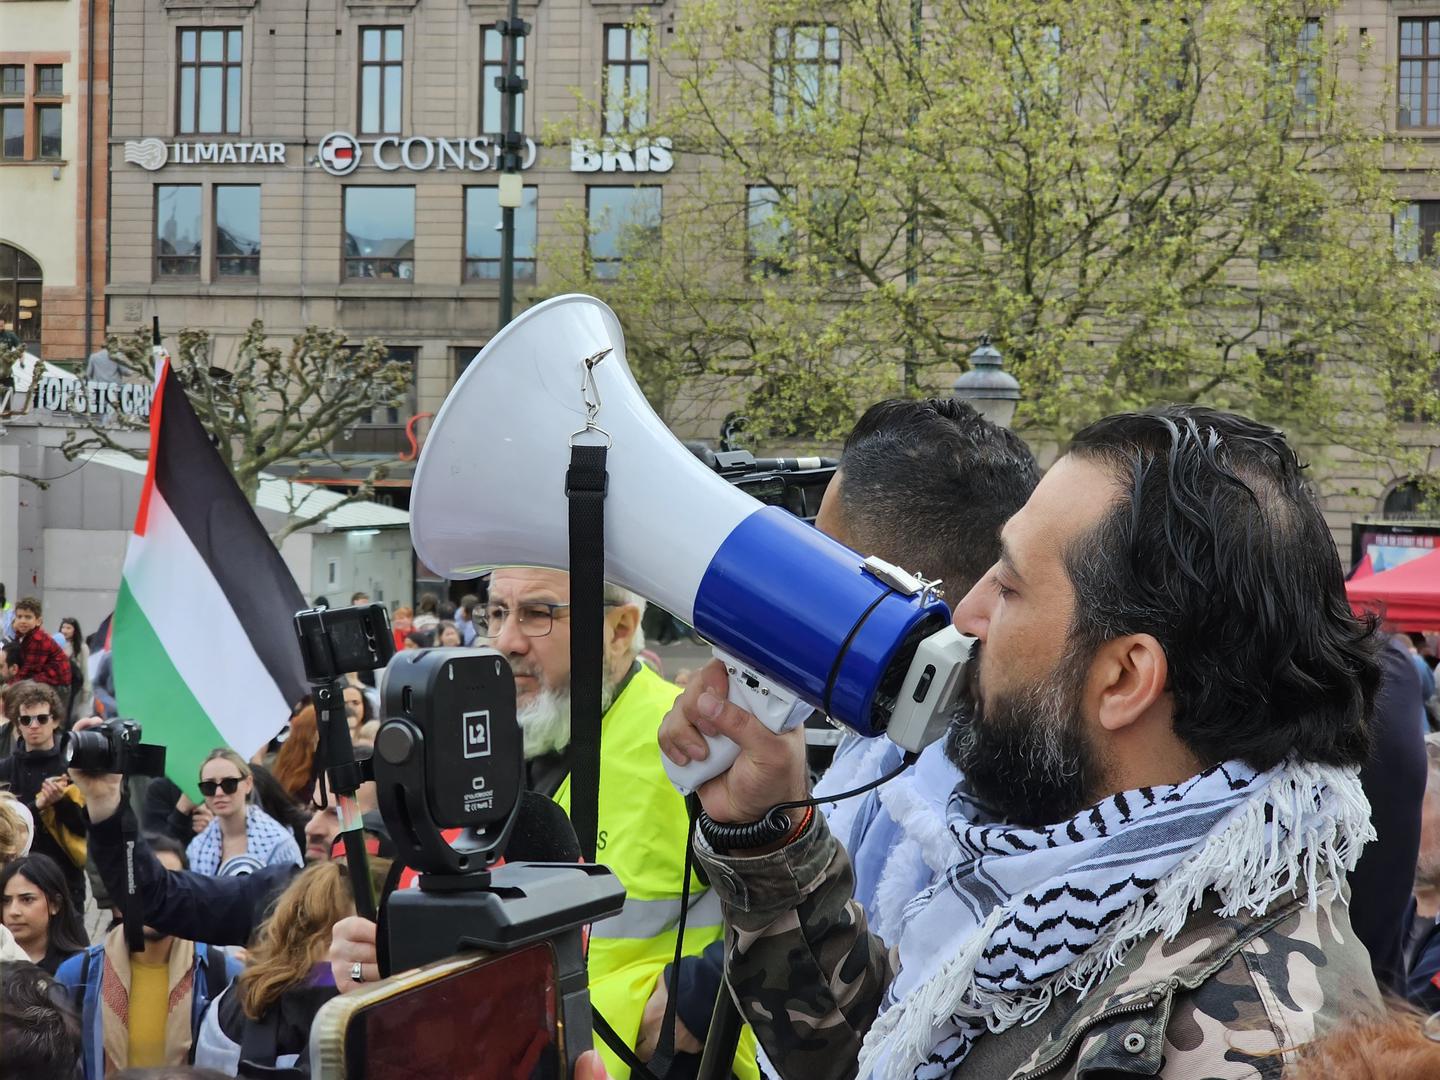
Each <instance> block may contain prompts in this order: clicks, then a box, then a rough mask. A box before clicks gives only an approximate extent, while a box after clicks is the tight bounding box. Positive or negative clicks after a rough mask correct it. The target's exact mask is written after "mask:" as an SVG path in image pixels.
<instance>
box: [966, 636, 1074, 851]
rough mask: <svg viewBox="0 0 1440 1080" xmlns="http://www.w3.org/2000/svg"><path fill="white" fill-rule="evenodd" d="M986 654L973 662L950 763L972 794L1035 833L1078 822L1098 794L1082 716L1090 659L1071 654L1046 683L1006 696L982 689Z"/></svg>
mask: <svg viewBox="0 0 1440 1080" xmlns="http://www.w3.org/2000/svg"><path fill="white" fill-rule="evenodd" d="M982 650H983V647H982V646H978V645H977V646H976V653H975V655H974V656H972V657H971V659H970V672H969V677H968V683H967V687H966V692H965V694H964V695H963V696H962V699H961V702H960V704H959V706H958V707H957V710H956V715H955V717H954V719H953V720H952V721H951V723H950V728H949V730H948V731H947V733H946V736H945V754H946V756H947V757H948V758H949V759H950V760H951V761H952V762H953V763H954V764H955V766H956V767H957V768H959V769H960V770H961V771H962V772H964V773H965V777H966V779H967V780H968V781H969V787H970V790H971V791H972V792H973V793H974V795H975V796H976V797H977V798H979V799H980V800H981V801H982V802H984V803H985V804H986V805H987V806H988V807H990V808H991V809H992V810H993V811H994V812H995V813H997V814H998V815H1000V816H1001V817H1003V818H1004V819H1006V820H1007V821H1010V822H1013V823H1014V824H1017V825H1029V826H1037V825H1049V824H1053V823H1055V822H1057V821H1064V820H1065V819H1066V818H1069V817H1073V816H1074V815H1075V814H1076V813H1078V812H1079V811H1080V810H1082V809H1084V808H1085V807H1086V806H1089V805H1090V804H1091V803H1092V802H1094V801H1095V793H1096V792H1097V791H1099V790H1100V779H1101V778H1100V776H1099V768H1098V765H1097V763H1096V761H1095V755H1094V750H1093V748H1092V747H1091V745H1090V743H1089V741H1088V740H1087V739H1086V737H1085V728H1084V722H1083V719H1082V717H1081V700H1082V695H1083V693H1084V689H1085V679H1086V676H1087V674H1088V672H1089V667H1090V663H1089V657H1088V656H1079V655H1075V654H1073V653H1070V652H1067V653H1066V654H1065V655H1064V656H1062V658H1061V660H1060V662H1059V663H1058V664H1057V665H1056V667H1055V669H1054V671H1052V672H1050V673H1049V674H1048V675H1047V676H1046V677H1044V678H1042V679H1040V680H1037V681H1034V682H1031V683H1029V684H1028V685H1024V686H1020V687H1015V688H1006V689H1003V690H1001V689H996V688H989V689H987V687H986V686H984V685H983V680H982V678H981V662H980V660H981V652H982ZM996 681H1000V680H999V679H997V680H996Z"/></svg>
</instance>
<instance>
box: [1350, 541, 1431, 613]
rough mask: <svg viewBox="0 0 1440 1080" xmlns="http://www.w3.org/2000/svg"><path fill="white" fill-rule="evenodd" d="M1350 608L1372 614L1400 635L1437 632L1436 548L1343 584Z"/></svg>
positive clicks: (1353, 578)
mask: <svg viewBox="0 0 1440 1080" xmlns="http://www.w3.org/2000/svg"><path fill="white" fill-rule="evenodd" d="M1345 592H1346V593H1347V594H1348V595H1349V597H1350V606H1351V607H1352V608H1354V609H1355V610H1356V611H1357V612H1364V611H1375V612H1378V613H1379V615H1380V617H1381V618H1383V619H1384V620H1385V625H1386V626H1393V627H1394V629H1396V630H1400V631H1403V632H1406V633H1408V632H1410V631H1412V630H1435V629H1440V548H1437V549H1436V550H1435V551H1432V552H1431V553H1430V554H1428V555H1422V556H1420V558H1418V559H1411V560H1410V561H1409V562H1405V563H1401V564H1400V565H1399V566H1396V567H1393V568H1392V569H1389V570H1384V571H1382V572H1380V573H1378V574H1370V575H1369V576H1368V577H1362V576H1360V575H1359V574H1358V573H1357V575H1356V576H1355V577H1352V578H1351V579H1350V580H1349V581H1347V582H1346V583H1345Z"/></svg>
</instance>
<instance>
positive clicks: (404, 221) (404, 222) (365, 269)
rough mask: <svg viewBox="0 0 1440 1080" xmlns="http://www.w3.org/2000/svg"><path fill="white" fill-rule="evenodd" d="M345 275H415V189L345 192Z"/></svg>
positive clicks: (380, 276) (371, 189) (353, 276)
mask: <svg viewBox="0 0 1440 1080" xmlns="http://www.w3.org/2000/svg"><path fill="white" fill-rule="evenodd" d="M345 276H346V277H347V278H352V279H367V278H401V279H403V280H406V281H408V280H410V279H411V278H413V277H414V276H415V189H414V188H413V187H347V188H346V189H345Z"/></svg>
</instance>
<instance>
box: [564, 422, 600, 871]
mask: <svg viewBox="0 0 1440 1080" xmlns="http://www.w3.org/2000/svg"><path fill="white" fill-rule="evenodd" d="M605 458H606V448H605V447H603V446H581V445H574V446H571V448H570V468H569V470H568V471H567V472H566V474H565V497H566V498H567V499H568V500H569V510H570V747H571V755H570V757H571V761H570V821H571V823H572V824H573V825H574V826H575V835H576V836H577V837H578V838H579V840H580V853H581V855H582V856H583V857H584V859H585V861H586V862H591V863H593V862H594V861H595V839H596V830H597V829H598V828H599V818H600V719H601V710H600V696H601V695H600V688H601V684H602V674H603V673H602V671H601V665H602V664H603V660H604V657H603V645H602V642H603V637H604V632H605V488H606V481H607V477H606V472H605Z"/></svg>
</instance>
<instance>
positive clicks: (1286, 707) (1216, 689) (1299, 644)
mask: <svg viewBox="0 0 1440 1080" xmlns="http://www.w3.org/2000/svg"><path fill="white" fill-rule="evenodd" d="M1068 452H1069V453H1070V454H1071V455H1073V456H1075V457H1077V458H1081V459H1085V460H1089V461H1093V462H1096V463H1097V464H1100V465H1101V466H1103V467H1104V468H1106V469H1108V470H1109V471H1110V472H1111V473H1112V474H1113V475H1114V477H1115V479H1116V480H1117V481H1118V482H1119V484H1120V485H1121V487H1122V488H1123V489H1124V495H1123V496H1122V497H1121V498H1120V499H1119V500H1117V502H1116V503H1115V505H1114V506H1113V507H1112V508H1111V510H1110V511H1109V513H1107V514H1106V515H1105V517H1104V518H1103V519H1102V520H1101V522H1100V523H1099V524H1098V525H1097V526H1096V527H1095V528H1094V529H1093V530H1091V531H1090V532H1089V533H1088V534H1087V535H1085V536H1083V537H1081V538H1079V539H1078V540H1076V541H1075V542H1073V543H1072V544H1071V546H1070V549H1069V550H1068V551H1067V552H1066V560H1065V561H1066V565H1067V569H1068V571H1069V574H1070V580H1071V583H1072V584H1073V585H1074V588H1075V611H1074V615H1073V617H1072V622H1071V626H1070V635H1071V641H1072V643H1073V644H1076V645H1079V646H1082V647H1090V648H1093V647H1095V646H1098V645H1099V644H1100V643H1102V642H1104V641H1106V640H1109V639H1111V638H1115V637H1120V636H1123V635H1125V634H1150V635H1152V636H1154V637H1155V638H1156V639H1157V640H1158V641H1159V642H1160V644H1161V646H1163V648H1164V649H1165V656H1166V659H1167V661H1168V664H1169V673H1170V678H1169V690H1170V692H1171V694H1172V695H1173V697H1174V701H1175V715H1174V726H1175V734H1176V735H1177V736H1178V737H1179V738H1180V739H1181V740H1182V741H1183V742H1184V743H1185V744H1186V746H1187V747H1189V748H1190V750H1191V751H1192V752H1194V753H1195V754H1196V755H1197V756H1198V757H1199V758H1201V759H1202V760H1203V761H1205V762H1206V763H1214V762H1217V761H1223V760H1227V759H1230V758H1239V759H1241V760H1243V761H1245V762H1246V763H1247V764H1249V765H1250V766H1252V767H1253V768H1256V769H1267V768H1270V767H1271V766H1273V765H1275V764H1277V763H1278V762H1280V761H1282V760H1283V759H1285V758H1286V757H1288V756H1291V755H1293V756H1294V757H1296V758H1298V759H1299V760H1301V761H1307V762H1316V763H1324V764H1331V765H1359V764H1361V763H1362V762H1363V761H1364V760H1365V758H1366V755H1367V752H1368V749H1369V723H1370V718H1371V715H1372V714H1373V712H1374V706H1375V694H1376V690H1377V688H1378V687H1379V684H1380V664H1379V660H1378V658H1377V654H1378V649H1379V639H1378V636H1377V635H1376V633H1375V626H1374V620H1373V619H1371V620H1366V619H1361V618H1357V617H1356V616H1355V615H1354V614H1353V613H1352V611H1351V610H1350V605H1349V603H1348V602H1347V601H1346V598H1345V584H1344V576H1343V574H1342V571H1341V567H1340V559H1339V556H1338V554H1337V553H1336V550H1335V543H1334V540H1333V539H1332V538H1331V536H1330V530H1329V529H1328V528H1327V527H1326V525H1325V519H1324V516H1323V515H1322V514H1321V512H1320V508H1319V506H1318V505H1317V504H1316V502H1315V496H1314V494H1313V493H1312V492H1311V490H1310V488H1309V486H1308V485H1307V484H1306V483H1305V482H1304V480H1303V478H1302V468H1303V466H1301V464H1300V461H1299V459H1298V458H1297V457H1296V454H1295V451H1294V450H1293V449H1292V448H1291V447H1290V445H1289V443H1287V442H1286V440H1285V436H1284V435H1283V434H1282V433H1281V432H1279V431H1277V430H1276V429H1274V428H1271V427H1267V426H1266V425H1264V424H1260V423H1257V422H1255V421H1253V420H1250V419H1247V418H1246V417H1243V416H1237V415H1235V414H1233V413H1224V412H1220V411H1218V410H1215V409H1210V408H1205V407H1201V406H1195V405H1183V406H1170V407H1168V408H1164V409H1160V410H1157V411H1155V412H1150V413H1123V414H1121V415H1118V416H1111V417H1107V418H1106V419H1104V420H1100V421H1098V422H1097V423H1094V424H1091V425H1090V426H1089V427H1087V428H1085V429H1084V430H1083V431H1081V432H1079V433H1078V434H1077V435H1076V436H1075V438H1074V439H1073V440H1072V442H1071V444H1070V447H1069V451H1068Z"/></svg>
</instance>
